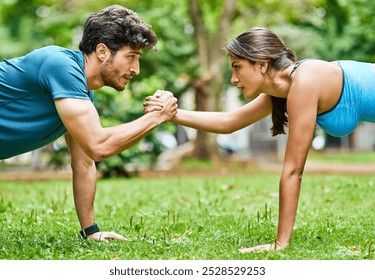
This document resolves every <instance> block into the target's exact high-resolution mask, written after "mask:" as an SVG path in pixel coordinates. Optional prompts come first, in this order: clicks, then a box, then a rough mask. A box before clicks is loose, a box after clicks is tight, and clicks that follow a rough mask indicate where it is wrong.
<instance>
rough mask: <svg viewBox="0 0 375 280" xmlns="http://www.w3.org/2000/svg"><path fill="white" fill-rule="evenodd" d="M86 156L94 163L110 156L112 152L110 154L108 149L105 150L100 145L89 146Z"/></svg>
mask: <svg viewBox="0 0 375 280" xmlns="http://www.w3.org/2000/svg"><path fill="white" fill-rule="evenodd" d="M86 154H87V155H88V156H89V157H90V158H91V159H92V160H93V161H95V162H99V161H102V160H104V159H106V158H108V157H110V156H112V155H114V152H111V151H110V150H109V149H106V148H105V147H103V146H102V145H90V146H89V147H88V150H87V151H86Z"/></svg>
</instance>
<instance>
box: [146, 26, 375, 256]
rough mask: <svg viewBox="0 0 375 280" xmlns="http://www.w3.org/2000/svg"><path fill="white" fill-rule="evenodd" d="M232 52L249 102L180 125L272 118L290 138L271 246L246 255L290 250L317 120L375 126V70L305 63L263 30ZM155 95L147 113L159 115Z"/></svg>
mask: <svg viewBox="0 0 375 280" xmlns="http://www.w3.org/2000/svg"><path fill="white" fill-rule="evenodd" d="M227 51H228V55H229V60H230V64H231V67H232V71H233V73H232V77H231V83H233V84H234V85H236V86H237V87H238V88H239V89H240V90H241V93H242V94H243V95H244V96H245V97H246V98H248V99H253V98H254V99H253V100H252V101H251V102H249V103H248V104H246V105H244V106H242V107H241V108H239V109H237V110H235V111H233V112H192V111H185V110H178V113H177V115H176V116H175V117H174V118H173V120H172V121H173V122H174V123H176V124H180V125H184V126H189V127H193V128H196V129H200V130H204V131H209V132H213V133H231V132H233V131H235V130H238V129H241V128H243V127H245V126H248V125H250V124H253V123H255V122H257V121H259V120H260V119H262V118H264V117H266V116H267V115H269V114H272V122H273V127H272V128H271V131H272V135H273V136H275V135H278V134H284V133H285V127H288V141H287V146H286V151H285V158H284V165H283V169H282V174H281V179H280V186H279V187H280V189H279V191H280V196H279V203H280V205H279V221H278V231H277V238H276V241H275V243H273V244H265V245H259V246H256V247H253V248H245V249H241V250H240V251H241V252H254V251H263V250H274V249H285V248H287V247H288V246H289V241H290V238H291V234H292V230H293V225H294V220H295V216H296V211H297V205H298V198H299V193H300V188H301V180H302V175H303V171H304V166H305V162H306V157H307V154H308V151H309V148H310V145H311V141H312V138H313V135H314V129H315V125H316V123H318V124H319V125H320V127H321V128H322V129H323V130H324V131H326V132H327V133H329V134H331V135H334V136H344V135H347V134H349V133H351V132H352V131H353V130H354V129H355V128H356V126H357V125H358V123H359V122H361V121H370V122H374V121H375V106H374V105H375V72H374V66H373V65H372V64H370V63H362V62H355V61H333V62H327V61H322V60H302V61H299V62H296V57H295V55H294V53H293V52H292V51H291V50H289V49H288V48H287V47H286V46H285V45H284V43H283V42H282V41H281V39H280V38H279V37H278V36H277V35H275V34H274V33H273V32H271V31H270V30H268V29H265V28H251V29H249V30H247V31H245V32H243V33H242V34H240V35H238V36H237V37H236V38H234V39H233V40H232V41H231V42H230V43H229V44H228V45H227ZM160 107H161V103H160V100H159V99H158V98H155V97H149V98H147V100H146V103H145V112H150V111H153V110H159V109H160Z"/></svg>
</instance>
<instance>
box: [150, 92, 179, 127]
mask: <svg viewBox="0 0 375 280" xmlns="http://www.w3.org/2000/svg"><path fill="white" fill-rule="evenodd" d="M177 108H178V105H177V98H176V97H174V96H173V93H172V92H170V91H166V90H157V91H156V92H155V93H154V95H152V96H147V97H146V100H145V102H144V103H143V111H144V113H145V114H147V113H153V114H156V115H157V116H158V117H159V118H160V119H161V121H162V122H167V121H171V120H172V119H173V118H174V116H175V115H176V114H177Z"/></svg>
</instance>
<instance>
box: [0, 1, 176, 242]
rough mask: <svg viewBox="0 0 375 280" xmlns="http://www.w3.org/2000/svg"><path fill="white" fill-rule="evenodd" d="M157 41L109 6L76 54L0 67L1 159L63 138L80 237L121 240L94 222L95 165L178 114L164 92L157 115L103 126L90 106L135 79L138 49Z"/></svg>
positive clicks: (34, 56) (87, 29)
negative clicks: (97, 94) (107, 90)
mask: <svg viewBox="0 0 375 280" xmlns="http://www.w3.org/2000/svg"><path fill="white" fill-rule="evenodd" d="M156 41H157V38H156V35H155V34H154V32H153V31H152V30H151V28H150V26H149V25H148V24H146V23H145V22H143V21H142V19H140V18H139V17H138V15H137V14H136V13H134V12H133V11H131V10H129V9H126V8H124V7H122V6H118V5H113V6H110V7H107V8H105V9H103V10H102V11H100V12H97V13H94V14H92V15H91V16H90V17H89V18H88V19H87V21H86V23H85V25H84V31H83V36H82V40H81V42H80V45H79V49H80V50H79V51H78V50H69V49H65V48H61V47H58V46H48V47H44V48H41V49H37V50H35V51H33V52H31V53H29V54H27V55H25V56H23V57H19V58H15V59H10V60H4V61H3V62H2V63H0V159H5V158H9V157H12V156H15V155H17V154H21V153H25V152H28V151H31V150H34V149H37V148H39V147H42V146H44V145H46V144H48V143H50V142H52V141H54V140H56V139H57V138H58V137H60V136H61V135H63V134H64V133H65V139H66V143H67V145H68V147H69V150H70V154H71V167H72V171H73V193H74V202H75V207H76V211H77V215H78V219H79V222H80V225H81V228H82V231H81V234H82V236H83V237H87V238H90V239H94V240H101V241H104V242H108V239H109V238H114V239H120V240H125V238H124V237H123V236H121V235H118V234H116V233H114V232H101V231H100V230H99V228H98V226H97V225H96V224H95V220H94V218H95V215H94V198H95V192H96V167H95V162H97V161H101V160H103V159H104V158H106V157H109V156H111V155H114V154H116V153H118V152H121V151H123V150H125V149H127V148H128V147H130V146H131V145H133V144H135V143H136V142H137V141H139V140H140V139H141V138H143V137H144V136H145V135H146V134H148V133H149V132H150V131H151V130H152V129H154V128H155V127H156V126H158V125H160V124H161V123H163V122H165V121H168V120H170V119H171V118H172V117H173V116H174V115H175V114H176V112H177V103H176V101H177V100H176V99H175V98H174V97H173V95H172V94H170V93H168V92H167V93H166V94H163V96H166V97H165V98H164V102H163V104H164V108H163V110H162V111H155V112H153V113H152V114H145V115H144V116H142V117H140V118H139V119H136V120H134V121H132V122H129V123H125V124H121V125H118V126H115V127H107V128H103V127H102V126H101V124H100V119H99V115H98V113H97V111H96V109H95V107H94V105H93V90H96V89H99V88H101V87H103V86H110V87H113V88H115V89H116V90H119V91H121V90H123V89H124V88H125V86H126V84H127V83H128V82H129V81H130V80H131V79H132V77H133V76H134V75H138V74H139V72H140V66H139V58H140V56H141V55H142V50H143V49H144V48H147V49H153V48H154V46H155V44H156Z"/></svg>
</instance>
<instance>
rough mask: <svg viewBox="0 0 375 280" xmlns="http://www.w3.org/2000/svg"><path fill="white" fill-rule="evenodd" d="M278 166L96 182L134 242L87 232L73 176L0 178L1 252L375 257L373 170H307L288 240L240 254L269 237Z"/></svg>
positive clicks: (109, 224)
mask: <svg viewBox="0 0 375 280" xmlns="http://www.w3.org/2000/svg"><path fill="white" fill-rule="evenodd" d="M278 180H279V175H278V174H272V173H263V172H259V171H258V172H253V171H250V172H249V174H248V175H246V176H244V175H238V176H227V177H200V178H199V177H197V178H194V177H192V176H191V177H181V178H152V179H151V178H134V179H111V180H100V181H99V182H98V188H97V196H96V204H95V205H96V221H97V223H98V225H99V226H100V228H101V229H102V230H107V231H112V230H113V231H116V232H117V233H120V234H122V235H124V236H126V237H128V238H130V239H131V240H132V241H131V242H120V241H111V242H110V243H108V244H104V243H101V242H94V241H88V240H83V239H82V238H80V236H79V233H78V232H79V230H80V228H79V224H78V220H77V217H76V213H75V210H74V206H73V198H72V189H71V183H70V182H69V181H49V182H47V181H44V182H5V181H0V229H1V238H0V259H12V260H23V259H34V260H50V259H53V260H78V259H86V260H92V259H96V260H114V259H120V260H124V259H130V260H146V259H147V260H175V259H179V260H180V259H181V260H216V259H221V260H244V259H254V260H255V259H256V260H274V259H276V260H277V259H284V260H297V259H299V260H312V259H316V260H342V259H350V260H363V259H371V260H373V259H375V250H374V249H375V244H373V242H374V239H375V235H374V233H375V226H374V220H375V203H374V201H375V185H374V178H373V177H371V176H342V175H340V176H333V175H332V176H316V175H306V176H305V177H304V182H303V187H302V193H301V199H300V206H299V209H298V215H297V220H296V225H295V230H294V234H293V237H292V241H291V247H290V248H289V249H288V250H285V251H275V252H264V253H256V254H240V253H238V249H240V248H242V247H249V246H254V245H258V244H262V243H268V242H272V241H273V240H274V238H275V234H276V228H277V212H278Z"/></svg>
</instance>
